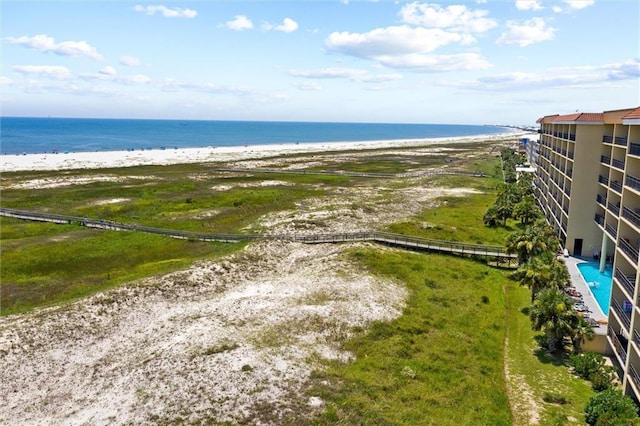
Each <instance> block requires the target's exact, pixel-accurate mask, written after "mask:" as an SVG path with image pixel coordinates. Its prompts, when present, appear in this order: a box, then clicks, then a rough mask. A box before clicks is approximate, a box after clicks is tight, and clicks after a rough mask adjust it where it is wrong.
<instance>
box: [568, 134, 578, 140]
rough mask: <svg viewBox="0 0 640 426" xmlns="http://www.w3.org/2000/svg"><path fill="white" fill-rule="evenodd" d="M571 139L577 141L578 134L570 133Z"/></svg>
mask: <svg viewBox="0 0 640 426" xmlns="http://www.w3.org/2000/svg"><path fill="white" fill-rule="evenodd" d="M569 140H570V141H575V140H576V135H575V134H573V133H569Z"/></svg>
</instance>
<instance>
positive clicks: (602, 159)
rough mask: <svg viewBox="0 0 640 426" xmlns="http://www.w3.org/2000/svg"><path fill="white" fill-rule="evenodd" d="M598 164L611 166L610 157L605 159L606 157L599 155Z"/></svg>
mask: <svg viewBox="0 0 640 426" xmlns="http://www.w3.org/2000/svg"><path fill="white" fill-rule="evenodd" d="M600 162H601V163H602V164H606V165H607V166H608V165H609V164H611V157H607V156H606V155H601V156H600Z"/></svg>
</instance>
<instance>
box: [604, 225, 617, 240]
mask: <svg viewBox="0 0 640 426" xmlns="http://www.w3.org/2000/svg"><path fill="white" fill-rule="evenodd" d="M604 229H605V231H607V232H608V233H609V235H611V236H612V237H613V239H614V240H615V239H616V238H618V232H617V231H616V228H614V227H613V226H611V225H609V224H608V223H607V224H606V225H605V226H604Z"/></svg>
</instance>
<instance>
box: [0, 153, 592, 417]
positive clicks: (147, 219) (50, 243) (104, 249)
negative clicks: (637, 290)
mask: <svg viewBox="0 0 640 426" xmlns="http://www.w3.org/2000/svg"><path fill="white" fill-rule="evenodd" d="M456 149H457V150H459V151H461V152H464V151H465V150H468V151H469V152H470V153H474V154H475V153H476V151H477V147H476V146H474V145H471V144H470V145H457V146H456ZM405 160H406V159H402V158H390V157H388V156H386V155H385V154H384V152H381V153H380V155H379V156H377V157H374V158H372V159H371V160H370V161H369V162H367V161H366V160H360V161H358V162H356V163H354V164H349V165H344V164H342V165H341V164H337V163H336V164H332V167H333V168H334V169H336V170H349V171H363V172H385V173H397V172H402V171H406V170H408V169H409V167H408V166H407V164H405V163H404V161H405ZM407 161H408V160H407ZM411 161H415V162H419V160H415V159H414V160H411ZM422 161H423V163H424V164H427V163H428V162H429V161H431V162H432V163H431V165H436V166H438V165H441V164H443V163H446V161H448V160H447V159H446V156H443V157H438V158H434V159H432V160H422ZM447 164H450V163H447ZM453 165H454V166H455V168H456V169H466V170H471V171H481V172H483V173H486V174H487V175H488V176H487V177H486V178H469V177H464V176H448V177H431V178H425V179H424V180H423V182H424V185H430V186H444V187H449V188H458V187H464V188H472V189H474V190H476V191H477V192H476V193H474V194H471V195H466V196H456V197H454V196H446V197H443V198H440V199H439V200H437V203H435V204H434V205H430V206H425V208H424V210H423V211H422V212H421V213H420V214H419V215H417V216H416V217H414V218H412V219H410V220H407V221H405V222H402V223H395V224H392V225H390V226H389V227H387V229H385V230H388V231H391V232H398V233H405V234H409V235H418V236H423V237H429V238H438V239H447V240H456V241H465V242H472V243H482V244H496V245H501V244H503V243H504V240H505V238H506V236H507V235H508V233H509V232H510V231H511V230H512V229H513V228H512V227H511V225H512V224H513V223H512V222H509V225H510V226H508V227H507V228H498V229H489V228H486V227H484V225H483V224H482V215H483V213H484V212H485V211H486V209H487V208H488V207H489V206H490V205H492V203H493V201H494V197H495V187H496V185H497V183H498V182H500V178H501V174H500V173H501V172H500V169H499V161H498V160H497V158H496V157H495V156H489V155H485V156H475V157H473V159H472V160H469V161H468V162H466V163H464V164H463V163H459V164H458V163H454V164H453ZM412 167H415V164H414V165H413V166H412ZM104 175H108V176H111V177H113V180H112V181H108V182H106V181H96V182H91V183H85V184H82V185H75V186H68V187H59V188H54V189H49V188H39V189H38V188H35V189H6V190H3V195H2V206H3V207H11V208H19V209H27V210H28V209H31V210H36V211H45V212H52V213H61V214H70V215H76V216H87V217H94V218H103V219H106V220H113V221H120V222H127V223H138V224H141V225H149V226H159V227H167V228H175V229H183V230H191V231H201V232H211V233H213V232H247V229H251V227H252V226H254V225H255V221H256V219H257V218H259V217H261V216H262V215H264V214H266V213H268V212H277V211H283V210H287V209H291V208H292V206H295V204H296V203H300V202H304V201H305V200H307V199H309V198H312V197H318V196H322V195H326V194H331V193H332V191H334V190H339V189H340V188H341V187H344V186H352V185H365V184H366V185H371V184H378V183H376V182H373V183H371V181H363V180H359V179H355V178H348V177H344V176H321V175H290V174H268V175H267V174H255V175H248V174H238V175H234V174H224V175H222V174H218V173H215V172H212V171H211V168H210V167H209V166H206V165H176V166H163V167H158V166H156V167H152V166H147V167H135V168H126V169H111V170H99V171H96V170H93V171H92V170H82V171H66V172H25V173H8V174H4V175H3V181H5V182H19V181H24V180H29V179H53V178H60V177H69V176H73V177H74V178H83V179H91V178H95V177H96V176H104ZM116 178H117V179H116ZM265 179H268V180H277V181H281V182H285V183H286V184H282V185H273V186H268V187H261V186H260V185H259V183H260V182H261V181H262V180H265ZM237 184H242V185H244V186H243V187H234V189H229V190H223V189H220V188H221V186H224V185H229V186H231V185H237ZM396 185H398V186H402V184H401V183H400V184H396ZM112 199H121V200H125V201H121V202H117V203H108V202H107V203H105V201H108V200H112ZM383 201H384V200H383ZM513 226H515V225H513ZM0 242H1V243H2V244H1V248H0V262H1V268H0V282H1V283H2V286H1V287H0V290H1V294H0V296H1V299H0V308H1V314H2V315H9V314H16V313H24V312H28V311H30V310H32V309H34V308H37V307H41V306H50V305H55V304H61V303H67V302H69V301H73V300H77V299H78V298H81V297H85V296H87V295H90V294H94V293H96V292H100V291H103V290H105V289H109V288H113V287H115V286H118V285H121V284H123V283H127V282H130V281H132V280H136V279H139V278H144V277H150V276H154V275H160V274H164V273H167V272H170V271H173V270H177V269H182V268H186V267H188V266H189V265H191V264H193V263H194V262H195V261H197V260H200V259H213V258H218V257H221V256H225V255H227V254H229V253H233V252H235V251H237V250H241V249H242V247H244V246H243V245H242V244H224V243H199V242H190V241H185V240H175V239H171V238H166V237H161V236H155V235H147V234H138V233H129V232H105V231H100V230H92V229H87V228H83V227H80V226H77V225H53V224H45V223H34V222H26V221H21V220H17V219H11V218H0ZM348 256H349V257H350V258H351V259H352V260H354V261H355V262H357V263H359V264H360V265H361V266H362V268H366V269H367V270H369V271H370V272H371V273H373V274H377V275H381V276H384V277H386V278H388V279H392V280H394V281H397V282H398V283H400V284H402V285H404V286H406V288H407V289H408V290H409V293H410V297H409V298H408V300H407V306H406V308H405V310H404V312H403V314H402V316H400V317H399V318H397V319H395V320H394V321H391V322H389V323H384V322H379V323H376V324H374V325H373V326H372V327H371V329H369V330H354V332H355V337H354V338H353V339H351V340H349V341H347V342H344V348H345V349H347V350H349V351H352V352H353V353H354V354H355V355H356V359H355V361H354V362H353V363H350V364H338V363H332V364H329V365H327V366H326V367H327V368H326V369H323V370H318V371H316V372H314V374H313V378H312V383H311V388H310V390H309V394H310V395H321V396H322V397H323V399H325V401H326V402H327V405H326V409H325V411H324V413H323V414H322V415H321V416H320V417H318V418H315V419H313V420H312V421H311V422H312V423H314V424H321V425H325V424H345V425H346V424H349V425H351V424H372V425H373V424H375V425H418V424H420V425H509V424H515V425H523V426H524V425H526V424H528V423H527V419H528V418H527V417H526V416H524V415H523V414H522V413H519V412H512V409H511V407H510V405H509V399H508V389H514V382H512V381H513V380H515V381H516V382H515V383H521V384H523V385H524V386H523V388H526V389H527V390H528V392H529V393H530V394H528V395H526V398H529V397H530V398H529V399H530V400H531V401H533V403H534V404H535V407H536V409H537V413H538V415H539V424H541V425H556V424H582V423H583V415H582V409H583V407H584V405H585V403H586V401H587V400H588V398H589V397H590V395H592V392H593V391H591V389H590V387H589V385H588V384H587V383H586V382H584V381H583V380H580V379H577V378H575V377H573V376H572V375H571V374H570V373H569V372H568V369H567V367H566V366H565V365H564V363H563V360H557V359H553V358H549V357H547V356H545V355H544V354H541V353H539V352H537V346H536V343H535V341H534V337H535V333H533V332H532V331H531V328H530V323H529V319H528V317H527V316H526V314H524V313H523V310H524V309H525V308H526V307H527V306H528V305H529V294H528V291H527V289H525V288H521V287H519V286H518V285H517V283H515V282H513V281H511V280H510V278H509V274H510V272H509V271H506V270H500V269H495V268H491V267H489V266H487V265H486V264H484V263H481V262H478V261H474V260H472V259H464V258H457V257H451V256H445V255H437V254H418V253H406V252H401V251H397V250H390V249H357V250H351V251H350V252H349V253H348ZM505 345H506V346H505ZM507 349H508V350H507ZM505 351H506V358H505ZM505 363H506V365H507V366H508V367H509V370H510V376H509V378H507V377H506V376H505V374H504V371H505V369H504V367H505ZM514 378H515V379H514ZM545 393H553V394H557V395H561V396H563V397H564V398H565V399H566V400H567V401H568V402H569V403H568V404H564V405H557V404H550V403H546V402H544V401H543V397H544V395H545ZM511 396H512V398H525V396H523V395H519V394H518V393H517V392H516V393H515V396H514V393H513V391H512V394H511ZM526 398H525V399H526Z"/></svg>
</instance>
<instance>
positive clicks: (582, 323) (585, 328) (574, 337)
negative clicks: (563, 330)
mask: <svg viewBox="0 0 640 426" xmlns="http://www.w3.org/2000/svg"><path fill="white" fill-rule="evenodd" d="M593 336H594V332H593V327H591V324H589V323H588V322H587V320H585V319H584V318H583V317H581V316H579V315H576V316H575V323H574V324H573V332H572V333H571V343H572V344H573V353H574V354H577V353H579V352H580V346H581V345H582V344H583V343H584V342H585V341H586V340H587V339H588V340H591V339H593Z"/></svg>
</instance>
